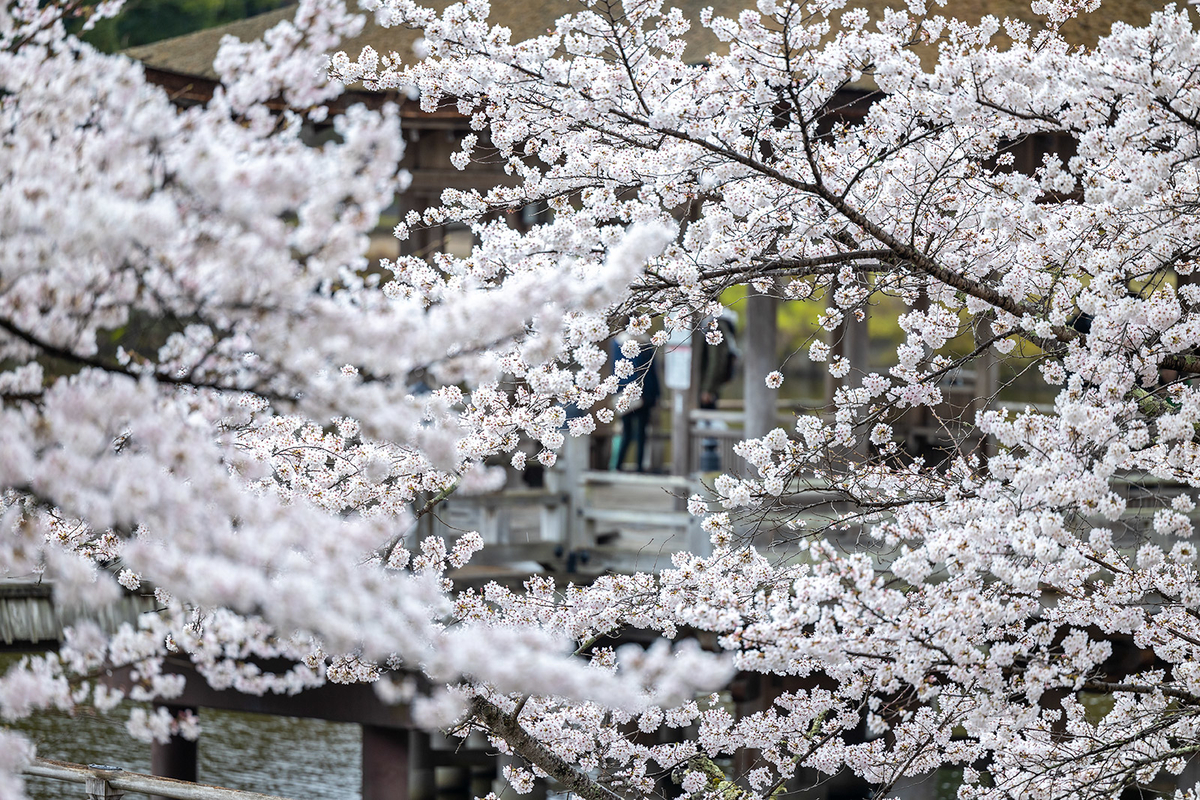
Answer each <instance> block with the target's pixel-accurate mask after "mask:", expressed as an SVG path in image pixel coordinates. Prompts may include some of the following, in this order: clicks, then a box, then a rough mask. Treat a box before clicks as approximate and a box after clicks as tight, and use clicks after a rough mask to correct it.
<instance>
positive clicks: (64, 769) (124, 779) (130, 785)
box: [23, 758, 287, 800]
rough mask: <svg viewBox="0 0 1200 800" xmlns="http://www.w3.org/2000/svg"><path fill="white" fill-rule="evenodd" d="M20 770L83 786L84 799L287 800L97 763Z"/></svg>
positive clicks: (36, 763)
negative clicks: (140, 796) (135, 796)
mask: <svg viewBox="0 0 1200 800" xmlns="http://www.w3.org/2000/svg"><path fill="white" fill-rule="evenodd" d="M23 771H24V773H25V774H26V775H35V776H37V777H40V778H52V779H55V780H60V781H68V782H70V783H82V784H84V785H85V787H86V789H85V791H86V792H87V796H88V797H89V798H96V799H97V800H100V799H101V798H111V799H112V800H116V798H119V797H121V795H123V794H124V793H125V792H140V793H142V794H149V795H157V796H159V797H169V798H171V800H287V798H282V797H278V796H277V795H273V794H259V793H258V792H242V791H238V790H237V789H225V788H222V787H220V786H209V785H207V784H203V783H192V782H191V781H179V780H175V779H174V778H162V777H159V776H157V775H143V774H142V773H140V772H126V771H125V770H123V769H121V768H120V767H109V766H102V765H99V764H89V765H86V766H85V765H83V764H72V763H70V762H68V761H52V760H50V759H48V758H35V759H34V760H33V763H32V764H30V765H29V766H27V767H25V769H24V770H23Z"/></svg>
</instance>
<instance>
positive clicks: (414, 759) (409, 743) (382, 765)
mask: <svg viewBox="0 0 1200 800" xmlns="http://www.w3.org/2000/svg"><path fill="white" fill-rule="evenodd" d="M434 777H435V776H434V768H433V765H432V764H431V763H430V758H429V735H428V734H426V733H423V732H421V731H414V730H405V729H403V728H383V727H379V726H376V725H363V726H362V800H436V797H437V786H436V784H435V782H434Z"/></svg>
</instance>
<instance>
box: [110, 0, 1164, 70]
mask: <svg viewBox="0 0 1200 800" xmlns="http://www.w3.org/2000/svg"><path fill="white" fill-rule="evenodd" d="M427 4H428V5H430V6H433V7H435V8H444V7H445V6H446V5H447V4H448V0H428V2H427ZM666 5H667V6H678V7H680V8H681V9H682V10H683V12H684V16H685V17H688V18H689V19H692V20H696V19H697V17H698V16H699V14H700V9H702V8H704V7H705V6H712V7H713V8H714V10H715V12H716V13H717V14H719V15H725V16H736V15H737V13H738V12H739V11H740V10H742V9H744V8H747V7H753V0H667V3H666ZM904 6H905V4H904V2H903V0H850V2H848V3H847V8H854V7H866V8H867V9H869V10H870V11H871V12H872V16H873V17H875V18H879V17H881V16H882V11H883V9H884V8H887V7H893V8H904ZM929 6H930V10H931V11H940V12H941V13H945V14H947V15H950V14H953V15H954V16H957V17H960V18H962V19H965V20H968V21H972V22H973V21H977V20H979V19H980V18H981V17H982V16H983V15H984V14H992V15H995V16H997V17H1000V18H1003V17H1005V16H1011V17H1016V18H1019V19H1024V20H1026V21H1030V22H1033V21H1035V18H1034V17H1033V15H1032V14H1031V13H1030V11H1029V2H1028V0H949V2H948V3H947V6H946V8H945V9H937V8H936V6H935V5H934V4H933V2H930V3H929ZM580 7H581V4H580V3H578V2H571V0H496V2H494V3H493V4H492V16H491V21H492V23H493V24H501V25H505V26H507V27H509V28H510V29H511V30H512V39H513V41H520V40H523V39H529V38H532V37H534V36H539V35H541V34H543V33H545V32H546V29H547V28H549V27H551V26H553V24H554V21H555V20H556V19H558V18H559V17H561V16H563V15H564V14H568V13H572V12H573V11H575V10H577V9H579V8H580ZM1161 7H1162V5H1161V3H1160V2H1158V1H1157V0H1105V3H1104V5H1102V6H1101V8H1100V10H1099V11H1096V12H1094V13H1092V14H1089V15H1086V16H1084V17H1083V18H1081V19H1078V20H1075V21H1073V22H1072V23H1071V24H1070V25H1069V26H1068V27H1067V29H1066V31H1065V32H1066V35H1067V37H1068V39H1070V40H1071V41H1073V42H1077V43H1081V44H1082V43H1086V44H1091V43H1093V42H1095V41H1096V39H1097V38H1098V37H1100V36H1103V35H1105V34H1107V33H1108V32H1109V30H1110V29H1111V27H1112V24H1113V22H1114V21H1116V20H1122V21H1125V22H1129V23H1133V24H1136V25H1144V24H1145V23H1146V22H1147V21H1149V19H1150V14H1151V13H1153V12H1154V11H1156V10H1158V9H1159V8H1161ZM294 13H295V7H294V6H289V7H284V8H281V9H278V10H276V11H271V12H268V13H266V14H261V15H259V16H256V17H251V18H249V19H244V20H239V21H238V22H231V23H229V24H227V25H222V26H219V27H216V28H210V29H208V30H204V31H197V32H196V33H189V34H187V35H185V36H177V37H175V38H173V39H166V40H164V41H161V42H156V43H154V44H148V45H143V46H141V47H134V48H130V49H129V50H126V51H125V53H126V54H127V55H129V56H131V57H132V58H135V59H137V60H139V61H141V62H143V63H145V64H146V65H147V66H149V67H153V68H155V69H159V70H164V71H168V72H174V73H177V74H180V75H193V76H197V77H203V78H215V77H216V73H215V72H213V69H212V61H213V58H214V57H215V56H216V53H217V48H218V47H219V45H220V43H221V39H222V38H223V37H225V36H234V37H236V38H238V39H240V40H242V41H251V40H254V39H258V38H260V37H261V36H262V35H263V33H264V32H265V31H267V30H268V29H269V28H271V27H272V26H274V25H275V24H276V23H278V22H280V21H281V20H285V19H290V18H291V17H292V15H293V14H294ZM692 33H693V37H694V38H693V41H692V43H691V45H690V46H689V48H688V55H687V57H688V60H700V59H702V58H703V57H704V56H705V55H706V54H708V53H710V52H713V51H714V50H719V49H720V43H719V42H717V40H716V39H715V38H714V37H713V36H712V34H711V33H710V32H709V31H708V30H707V29H705V28H702V27H700V25H699V24H698V23H694V24H693V29H692ZM417 38H418V34H417V33H416V32H415V31H410V30H404V29H400V28H382V27H380V26H378V25H376V24H375V23H374V20H373V19H370V18H368V20H367V24H366V26H365V27H364V29H363V32H362V34H361V35H359V36H357V37H355V38H354V39H352V40H349V41H347V42H345V43H344V44H343V49H344V50H345V51H346V52H347V53H349V54H350V55H351V56H352V57H354V56H357V54H358V53H359V52H360V51H361V50H362V48H363V47H364V46H366V45H370V46H371V47H373V48H375V50H376V51H378V52H380V53H391V52H393V51H394V52H396V53H398V54H399V55H400V56H401V58H402V59H404V60H408V59H411V58H414V56H413V44H414V42H415V41H416V40H417Z"/></svg>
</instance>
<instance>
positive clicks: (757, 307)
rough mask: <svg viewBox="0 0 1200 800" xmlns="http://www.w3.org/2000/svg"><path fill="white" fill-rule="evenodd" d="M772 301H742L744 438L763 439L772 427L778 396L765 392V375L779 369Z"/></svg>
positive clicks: (767, 297)
mask: <svg viewBox="0 0 1200 800" xmlns="http://www.w3.org/2000/svg"><path fill="white" fill-rule="evenodd" d="M775 310H776V300H775V298H774V297H771V296H770V295H764V294H751V295H749V296H747V297H746V324H745V325H744V326H743V327H744V329H745V337H746V338H745V341H744V343H743V344H742V354H743V357H744V358H745V362H746V368H745V391H744V393H743V394H744V397H745V401H746V423H745V438H747V439H757V438H759V437H761V436H766V435H767V434H768V433H770V432H771V431H772V430H773V429H774V428H775V427H776V424H775V420H776V413H775V399H776V397H778V395H779V392H778V391H777V390H775V389H769V388H767V384H766V378H767V374H768V373H770V372H771V371H772V370H774V369H775V368H776V367H777V366H779V365H778V364H777V363H776V361H775V340H776V330H777V327H778V326H777V323H776V320H775Z"/></svg>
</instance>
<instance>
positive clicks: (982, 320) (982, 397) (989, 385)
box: [966, 314, 1000, 458]
mask: <svg viewBox="0 0 1200 800" xmlns="http://www.w3.org/2000/svg"><path fill="white" fill-rule="evenodd" d="M991 321H992V315H991V314H982V315H980V316H979V317H977V318H976V320H975V346H976V347H978V346H979V345H981V344H983V343H984V342H986V341H987V340H988V338H989V337H990V336H991V335H992V326H991ZM974 366H975V407H974V408H972V409H971V410H970V413H971V418H970V419H968V420H966V422H968V423H969V424H971V425H974V424H975V415H976V414H978V413H979V412H981V411H984V410H985V409H987V408H988V407H989V406H991V405H992V404H993V403H994V402H995V401H996V393H997V392H998V391H999V388H1000V358H999V356H998V354H997V353H996V348H994V347H989V348H987V349H986V350H984V351H983V352H982V353H980V354H979V357H978V358H977V359H976V360H975V365H974ZM980 445H981V447H982V449H983V453H982V455H983V456H984V457H985V458H991V457H992V456H994V455H996V437H995V436H988V437H985V438H984V440H983V441H982V442H981V443H980Z"/></svg>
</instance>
